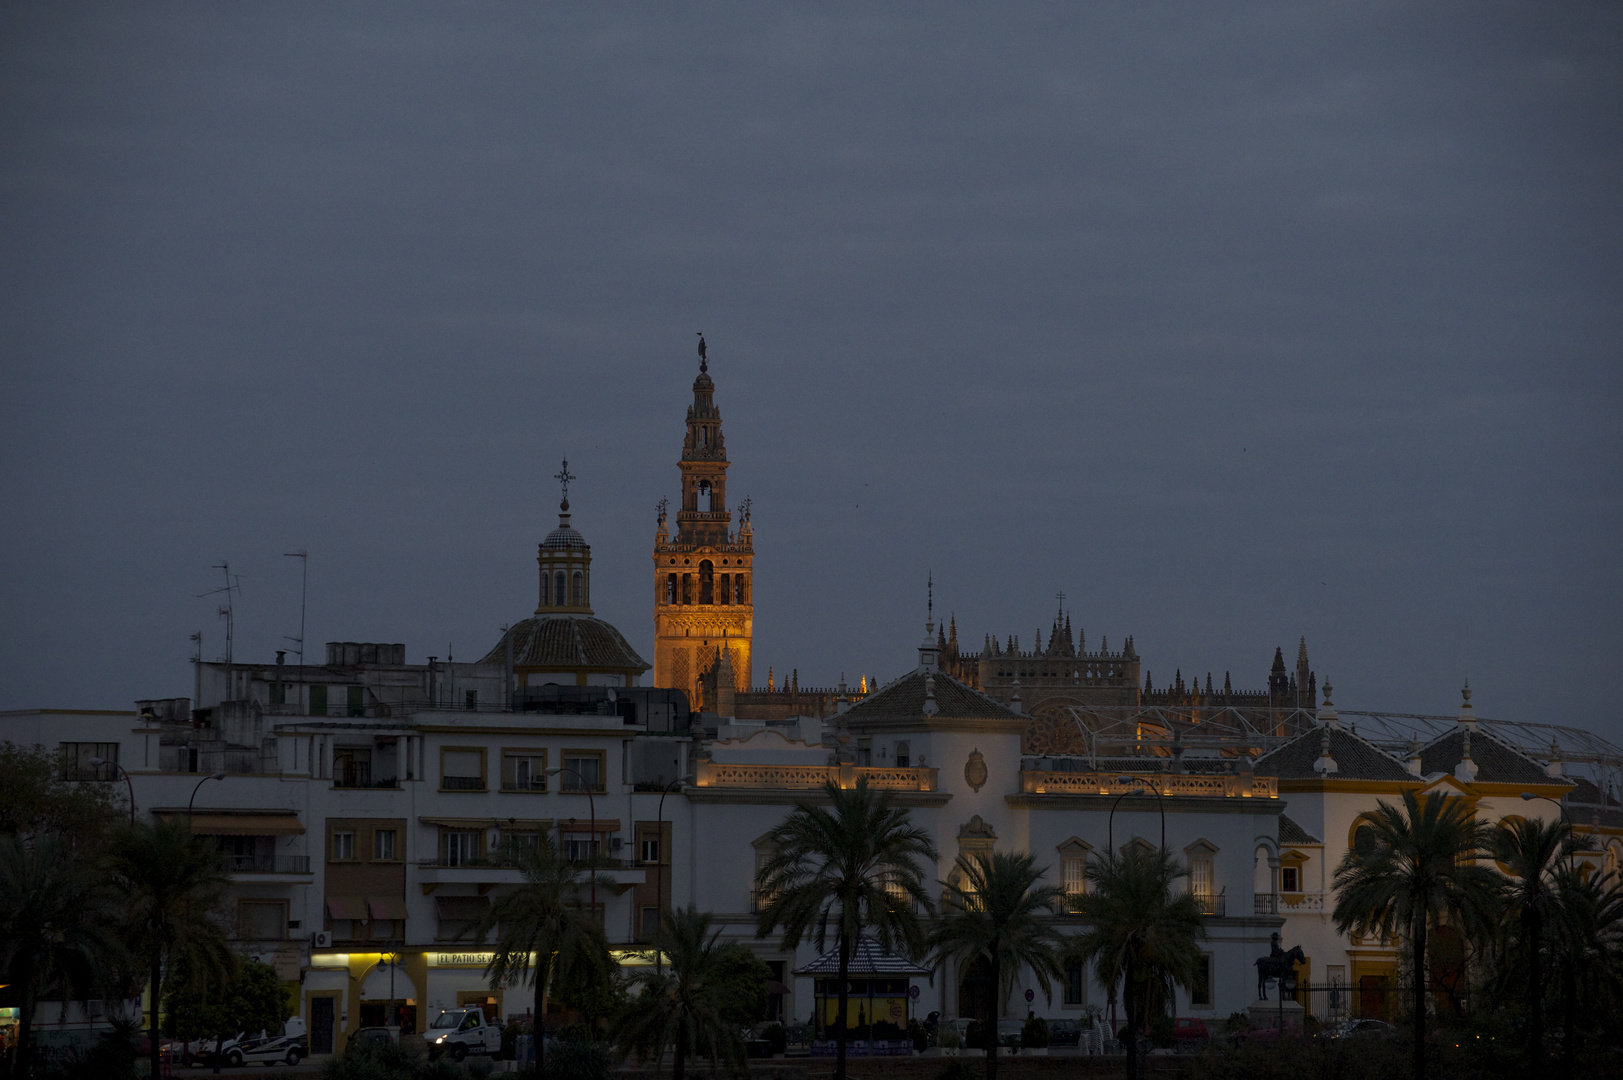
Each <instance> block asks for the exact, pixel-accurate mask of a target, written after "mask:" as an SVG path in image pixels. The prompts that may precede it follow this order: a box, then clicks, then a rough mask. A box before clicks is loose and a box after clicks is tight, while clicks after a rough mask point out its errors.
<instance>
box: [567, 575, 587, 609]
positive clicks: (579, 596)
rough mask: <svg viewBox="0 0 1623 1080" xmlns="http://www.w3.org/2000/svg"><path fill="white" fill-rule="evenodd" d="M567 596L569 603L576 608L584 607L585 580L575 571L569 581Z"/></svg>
mask: <svg viewBox="0 0 1623 1080" xmlns="http://www.w3.org/2000/svg"><path fill="white" fill-rule="evenodd" d="M569 596H570V599H569V602H570V603H571V604H573V605H575V606H576V607H585V606H586V579H585V578H584V577H582V576H581V572H580V571H579V570H576V571H575V573H574V576H573V577H572V578H571V579H570V593H569Z"/></svg>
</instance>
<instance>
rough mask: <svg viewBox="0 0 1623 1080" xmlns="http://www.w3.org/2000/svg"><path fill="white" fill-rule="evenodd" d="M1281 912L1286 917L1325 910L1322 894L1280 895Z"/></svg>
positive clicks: (1295, 893) (1298, 893)
mask: <svg viewBox="0 0 1623 1080" xmlns="http://www.w3.org/2000/svg"><path fill="white" fill-rule="evenodd" d="M1279 905H1280V910H1281V911H1282V912H1283V913H1284V914H1286V915H1295V914H1297V913H1299V912H1301V913H1306V912H1314V913H1317V912H1321V911H1323V910H1324V894H1323V893H1322V892H1287V893H1280V894H1279Z"/></svg>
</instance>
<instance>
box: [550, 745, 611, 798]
mask: <svg viewBox="0 0 1623 1080" xmlns="http://www.w3.org/2000/svg"><path fill="white" fill-rule="evenodd" d="M558 779H559V784H558V786H559V788H560V789H561V790H563V791H602V790H603V752H602V751H601V750H588V751H584V752H579V753H569V752H567V751H566V752H565V753H564V771H563V772H561V773H559V774H558Z"/></svg>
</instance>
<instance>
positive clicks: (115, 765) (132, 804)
mask: <svg viewBox="0 0 1623 1080" xmlns="http://www.w3.org/2000/svg"><path fill="white" fill-rule="evenodd" d="M90 764H92V765H111V766H112V767H113V768H115V769H117V770H118V775H120V776H122V777H123V778H124V786H125V787H127V788H129V789H130V824H131V825H134V824H135V785H134V784H132V783H130V774H129V773H127V772H125V771H124V766H122V765H120V764H119V763H118V762H116V761H108V760H107V759H106V758H99V757H93V758H91V759H90Z"/></svg>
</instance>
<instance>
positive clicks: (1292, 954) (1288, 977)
mask: <svg viewBox="0 0 1623 1080" xmlns="http://www.w3.org/2000/svg"><path fill="white" fill-rule="evenodd" d="M1306 961H1307V954H1306V953H1304V952H1303V951H1302V947H1301V946H1300V945H1292V946H1291V948H1290V951H1288V952H1287V951H1286V950H1284V949H1281V948H1280V947H1279V934H1278V933H1277V932H1276V933H1275V934H1274V935H1273V940H1272V943H1271V945H1270V947H1269V951H1268V955H1267V956H1259V957H1257V960H1256V964H1257V1000H1258V1001H1267V1000H1268V980H1269V979H1278V980H1279V986H1280V991H1279V992H1280V995H1281V996H1283V995H1284V993H1285V991H1287V990H1290V989H1294V988H1295V982H1296V965H1297V964H1301V963H1305V962H1306Z"/></svg>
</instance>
